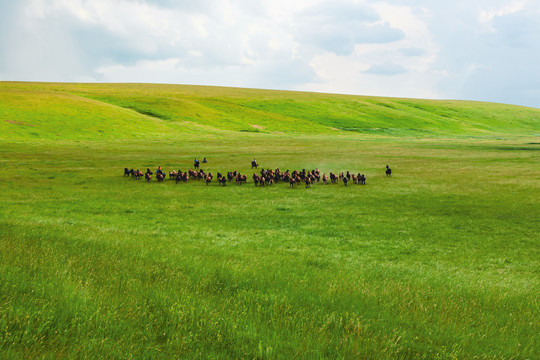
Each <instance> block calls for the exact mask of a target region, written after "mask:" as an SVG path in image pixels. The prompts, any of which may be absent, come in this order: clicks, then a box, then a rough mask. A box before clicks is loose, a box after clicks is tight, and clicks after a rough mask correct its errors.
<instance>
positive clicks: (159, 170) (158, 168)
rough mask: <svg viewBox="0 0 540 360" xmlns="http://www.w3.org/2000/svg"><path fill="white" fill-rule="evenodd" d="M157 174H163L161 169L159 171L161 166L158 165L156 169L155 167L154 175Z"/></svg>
mask: <svg viewBox="0 0 540 360" xmlns="http://www.w3.org/2000/svg"><path fill="white" fill-rule="evenodd" d="M157 174H162V175H164V174H163V171H161V166H158V167H157V169H156V175H157Z"/></svg>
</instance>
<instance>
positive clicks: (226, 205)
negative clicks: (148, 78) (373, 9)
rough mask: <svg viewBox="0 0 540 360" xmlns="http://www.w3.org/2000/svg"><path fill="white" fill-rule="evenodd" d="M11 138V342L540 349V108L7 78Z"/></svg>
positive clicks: (402, 351)
mask: <svg viewBox="0 0 540 360" xmlns="http://www.w3.org/2000/svg"><path fill="white" fill-rule="evenodd" d="M0 155H1V157H0V169H2V171H1V172H0V194H1V196H2V205H1V207H0V357H1V358H6V359H18V358H32V359H35V358H50V359H57V358H118V359H130V358H133V359H143V358H144V359H156V358H163V359H171V358H179V359H181V358H201V359H207V358H234V359H240V358H245V359H253V358H260V359H274V358H276V359H292V358H302V359H319V358H327V359H341V358H343V359H538V358H540V337H539V336H538V334H539V333H540V309H539V303H538V300H539V295H540V277H539V273H540V235H539V233H540V232H539V230H540V109H533V108H525V107H517V106H510V105H502V104H490V103H476V102H465V101H433V100H412V99H397V98H375V97H360V96H345V95H329V94H314V93H295V92H280V91H265V90H252V89H251V90H250V89H233V88H212V87H196V86H173V85H148V84H145V85H138V84H59V83H58V84H46V83H8V82H2V83H0ZM195 157H197V158H199V159H202V158H203V157H207V158H208V160H209V162H208V163H207V164H201V167H202V168H203V169H204V170H205V171H210V172H212V173H213V174H214V175H215V174H216V173H217V172H221V173H226V172H227V171H233V170H237V171H240V172H241V173H242V174H247V175H248V182H247V183H246V184H244V185H235V184H234V182H231V183H228V184H227V186H225V187H221V186H218V185H217V183H216V181H215V180H214V181H213V182H212V183H211V184H210V185H208V186H207V185H206V184H205V183H204V181H196V180H190V181H189V182H187V183H178V184H176V183H175V181H173V180H169V179H167V180H165V181H164V182H162V183H157V182H156V181H155V179H152V181H151V182H150V183H146V182H145V181H144V179H143V180H134V179H132V178H129V177H123V171H124V168H125V167H128V168H135V169H137V168H138V169H140V170H142V171H145V170H146V168H150V169H152V171H154V170H155V169H156V168H157V167H158V166H161V167H162V168H163V169H164V170H165V171H171V170H178V169H181V170H183V171H186V170H187V169H189V168H193V159H194V158H195ZM253 158H256V159H257V161H258V162H259V163H260V164H261V167H263V168H272V169H275V168H280V169H281V170H286V169H290V170H291V171H292V170H295V169H296V170H301V169H303V168H305V169H306V170H312V169H315V168H319V169H320V170H321V173H323V172H325V173H329V172H334V173H335V172H342V171H347V170H350V171H351V172H354V173H358V172H360V173H363V174H365V175H366V177H367V182H366V185H356V184H349V185H348V186H344V185H343V183H339V184H329V185H322V183H315V184H314V185H313V186H312V187H311V188H309V189H306V188H305V187H304V186H302V185H300V186H298V187H296V188H292V189H291V188H290V187H289V185H288V184H285V183H276V184H274V185H273V186H271V187H256V186H254V184H253V181H252V179H251V176H252V174H253V173H254V172H256V170H255V169H253V170H251V169H250V161H251V160H252V159H253ZM386 164H389V165H390V167H391V168H392V171H393V173H392V176H391V177H386V176H385V173H384V171H385V165H386Z"/></svg>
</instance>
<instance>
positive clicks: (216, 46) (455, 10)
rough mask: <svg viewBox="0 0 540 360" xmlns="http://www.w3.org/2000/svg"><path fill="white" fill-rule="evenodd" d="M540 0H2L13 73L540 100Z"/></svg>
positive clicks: (3, 60) (2, 68) (3, 72)
mask: <svg viewBox="0 0 540 360" xmlns="http://www.w3.org/2000/svg"><path fill="white" fill-rule="evenodd" d="M539 16H540V4H539V3H538V2H537V1H534V0H518V1H510V2H509V1H502V0H490V1H487V0H479V1H475V2H471V1H465V0H456V1H454V2H444V3H443V2H433V1H427V0H410V1H405V0H401V1H400V0H387V1H380V2H379V1H375V2H374V1H354V0H351V1H345V0H341V1H335V0H334V1H329V0H319V1H308V0H298V1H294V2H292V1H285V0H273V1H255V0H251V1H248V0H201V1H186V0H183V1H172V0H146V1H142V0H140V1H129V0H92V1H89V0H69V1H68V0H22V1H17V2H11V1H8V2H6V1H4V2H0V32H1V33H2V34H3V36H1V37H0V54H1V55H0V80H33V81H88V82H94V81H97V82H159V83H178V84H201V85H221V86H241V87H255V88H269V89H286V90H309V91H322V92H334V93H350V94H362V95H380V96H400V97H424V98H452V99H471V100H483V101H496V102H504V103H513V104H519V105H527V106H535V107H540V72H538V71H537V70H536V66H537V64H538V63H540V23H539V22H538V21H536V19H538V17H539Z"/></svg>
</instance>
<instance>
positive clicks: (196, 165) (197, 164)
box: [193, 159, 199, 169]
mask: <svg viewBox="0 0 540 360" xmlns="http://www.w3.org/2000/svg"><path fill="white" fill-rule="evenodd" d="M193 166H194V167H195V169H198V168H199V160H197V159H195V161H194V162H193Z"/></svg>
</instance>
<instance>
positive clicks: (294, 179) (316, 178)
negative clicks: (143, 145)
mask: <svg viewBox="0 0 540 360" xmlns="http://www.w3.org/2000/svg"><path fill="white" fill-rule="evenodd" d="M252 168H253V166H252ZM391 174H392V170H391V169H390V167H389V166H388V165H386V176H391ZM152 176H155V178H156V180H157V182H162V181H164V180H165V179H166V178H167V174H165V172H163V171H162V170H161V167H158V169H157V170H156V171H155V173H154V172H152V171H151V170H150V169H149V168H148V169H146V172H144V173H143V172H142V171H140V170H138V169H137V170H134V169H128V168H124V177H131V178H133V179H136V180H139V179H142V178H143V177H144V179H145V180H146V181H147V182H150V181H151V180H152ZM168 178H169V179H170V180H174V181H175V182H176V183H177V184H178V183H179V182H188V181H189V180H202V181H205V182H206V185H210V184H211V183H212V181H213V179H214V175H213V174H212V173H206V172H204V170H203V169H200V170H197V171H195V170H191V169H189V170H188V171H186V172H183V171H182V170H178V171H176V170H173V171H170V172H169V173H168ZM252 179H253V183H254V184H255V186H261V187H263V186H272V185H273V184H275V183H279V182H282V183H287V184H289V187H291V188H294V187H296V186H298V185H300V184H304V185H305V187H306V188H309V187H311V185H312V184H314V183H320V182H321V181H322V183H323V184H324V185H327V184H328V183H329V182H330V183H332V184H338V183H340V182H341V183H343V185H345V186H347V185H348V184H349V183H350V182H352V183H353V184H359V185H365V184H366V176H365V175H364V174H360V173H357V174H351V172H350V171H347V172H340V173H336V174H334V173H332V172H330V173H329V175H326V173H323V174H322V175H321V172H320V170H319V169H314V170H311V171H306V169H302V171H298V170H293V171H289V170H287V171H281V170H280V169H279V168H277V169H275V170H273V169H266V170H265V169H262V170H261V171H260V172H259V173H258V174H257V173H254V174H253V176H252ZM216 180H217V184H218V185H221V186H226V185H227V183H231V182H232V181H234V182H235V184H236V185H242V184H245V183H246V182H247V175H245V174H241V173H240V172H238V171H236V170H235V171H229V172H227V173H226V174H221V173H219V172H218V173H217V174H216Z"/></svg>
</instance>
